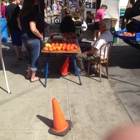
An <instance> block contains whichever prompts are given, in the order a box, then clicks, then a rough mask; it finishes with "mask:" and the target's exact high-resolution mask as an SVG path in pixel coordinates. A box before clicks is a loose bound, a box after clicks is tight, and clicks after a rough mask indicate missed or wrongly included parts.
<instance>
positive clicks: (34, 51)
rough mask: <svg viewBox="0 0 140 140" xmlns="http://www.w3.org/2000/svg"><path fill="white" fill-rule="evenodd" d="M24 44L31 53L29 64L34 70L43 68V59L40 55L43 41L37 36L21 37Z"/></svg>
mask: <svg viewBox="0 0 140 140" xmlns="http://www.w3.org/2000/svg"><path fill="white" fill-rule="evenodd" d="M21 40H22V42H23V44H24V46H25V47H26V49H27V52H28V53H29V61H28V66H29V67H31V70H32V71H37V69H41V68H43V61H42V59H41V57H40V50H41V42H40V40H39V39H36V38H30V39H27V38H21Z"/></svg>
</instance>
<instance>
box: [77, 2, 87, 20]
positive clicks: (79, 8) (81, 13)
mask: <svg viewBox="0 0 140 140" xmlns="http://www.w3.org/2000/svg"><path fill="white" fill-rule="evenodd" d="M77 9H78V12H79V14H80V17H82V19H83V20H85V17H84V11H85V5H84V4H83V3H82V2H81V1H79V6H78V7H77Z"/></svg>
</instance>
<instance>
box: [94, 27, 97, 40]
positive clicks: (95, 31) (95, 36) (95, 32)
mask: <svg viewBox="0 0 140 140" xmlns="http://www.w3.org/2000/svg"><path fill="white" fill-rule="evenodd" d="M97 32H98V30H94V41H96V39H97Z"/></svg>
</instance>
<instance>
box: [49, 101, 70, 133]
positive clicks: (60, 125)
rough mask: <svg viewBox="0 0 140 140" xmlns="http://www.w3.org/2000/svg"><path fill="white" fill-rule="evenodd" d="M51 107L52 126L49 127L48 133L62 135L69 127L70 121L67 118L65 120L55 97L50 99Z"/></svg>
mask: <svg viewBox="0 0 140 140" xmlns="http://www.w3.org/2000/svg"><path fill="white" fill-rule="evenodd" d="M52 108H53V128H50V129H49V133H50V134H53V135H58V136H64V135H66V134H67V133H68V131H69V130H70V129H71V126H72V123H71V121H69V120H65V118H64V116H63V114H62V112H61V109H60V107H59V105H58V103H57V100H56V99H55V98H53V99H52Z"/></svg>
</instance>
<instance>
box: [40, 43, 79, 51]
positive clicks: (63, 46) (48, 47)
mask: <svg viewBox="0 0 140 140" xmlns="http://www.w3.org/2000/svg"><path fill="white" fill-rule="evenodd" d="M77 48H78V46H77V45H76V44H75V43H72V42H69V43H68V42H62V43H59V42H56V41H54V42H52V43H46V44H45V46H44V47H43V49H42V50H43V51H47V52H53V51H70V50H74V49H77Z"/></svg>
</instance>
